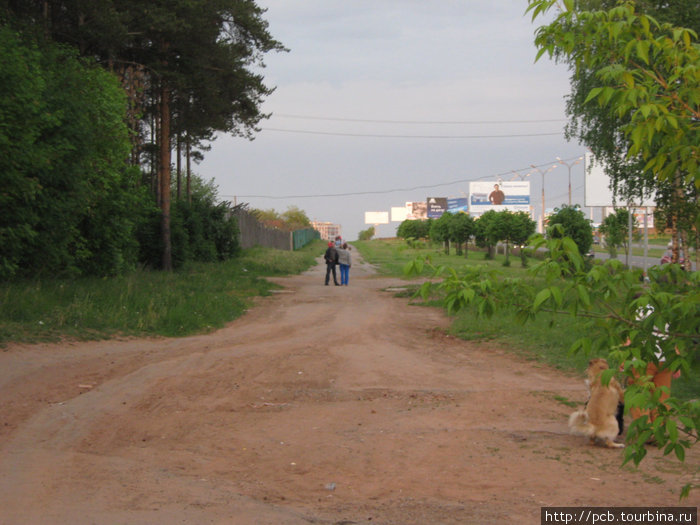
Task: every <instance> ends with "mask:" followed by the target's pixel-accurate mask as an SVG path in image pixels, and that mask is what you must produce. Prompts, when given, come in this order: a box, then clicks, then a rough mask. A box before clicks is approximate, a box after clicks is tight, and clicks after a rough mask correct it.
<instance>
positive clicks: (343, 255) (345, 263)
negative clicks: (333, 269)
mask: <svg viewBox="0 0 700 525" xmlns="http://www.w3.org/2000/svg"><path fill="white" fill-rule="evenodd" d="M338 263H339V264H340V284H341V286H347V285H348V280H349V278H350V266H351V265H352V258H351V257H350V247H349V246H348V243H346V242H344V243H343V245H342V246H341V247H340V248H338Z"/></svg>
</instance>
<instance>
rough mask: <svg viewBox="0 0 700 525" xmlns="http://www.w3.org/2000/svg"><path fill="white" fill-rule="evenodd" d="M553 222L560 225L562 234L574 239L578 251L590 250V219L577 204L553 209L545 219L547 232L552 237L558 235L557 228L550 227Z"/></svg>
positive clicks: (585, 251) (591, 236)
mask: <svg viewBox="0 0 700 525" xmlns="http://www.w3.org/2000/svg"><path fill="white" fill-rule="evenodd" d="M555 224H560V225H561V227H562V232H563V236H566V237H571V238H572V239H573V240H574V242H575V243H576V246H577V247H578V251H579V253H583V254H587V253H589V252H590V251H591V246H592V245H593V228H592V226H591V221H590V220H588V219H586V217H585V215H584V214H583V211H582V210H581V208H580V207H579V206H578V205H575V206H562V207H561V208H555V209H554V213H553V214H552V215H550V216H549V217H548V220H547V225H548V234H549V235H551V236H553V237H556V236H558V235H559V233H558V232H559V230H557V229H553V228H552V226H554V225H555Z"/></svg>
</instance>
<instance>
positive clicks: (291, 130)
mask: <svg viewBox="0 0 700 525" xmlns="http://www.w3.org/2000/svg"><path fill="white" fill-rule="evenodd" d="M262 131H278V132H282V133H300V134H306V135H332V136H337V137H367V138H389V139H509V138H523V137H548V136H552V135H562V134H563V132H561V131H557V132H554V133H518V134H512V135H391V134H377V133H342V132H334V131H310V130H303V129H281V128H262Z"/></svg>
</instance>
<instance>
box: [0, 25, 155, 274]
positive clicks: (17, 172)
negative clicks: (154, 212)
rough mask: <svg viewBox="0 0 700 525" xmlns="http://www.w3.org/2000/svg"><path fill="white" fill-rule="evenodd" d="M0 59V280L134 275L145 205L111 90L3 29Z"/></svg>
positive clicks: (65, 57)
mask: <svg viewBox="0 0 700 525" xmlns="http://www.w3.org/2000/svg"><path fill="white" fill-rule="evenodd" d="M0 55H2V56H3V60H2V61H1V62H0V75H1V76H2V77H3V78H4V79H6V81H4V82H3V83H2V84H1V85H0V90H1V91H2V92H1V93H0V105H1V106H2V107H1V111H0V148H1V150H0V151H2V155H0V186H2V192H0V279H7V278H12V277H14V276H18V275H37V274H41V273H43V274H48V275H55V274H66V275H76V274H82V273H86V274H101V275H107V274H114V273H119V272H122V271H124V270H127V269H130V268H133V267H134V266H135V264H136V255H137V253H138V252H137V246H136V244H135V242H134V240H133V234H134V230H135V228H136V225H137V223H138V221H139V219H140V216H139V210H142V209H144V207H145V206H144V205H145V203H146V202H147V201H146V199H145V193H144V192H143V191H141V190H140V189H139V188H138V185H137V180H138V177H137V173H136V172H135V171H134V170H133V169H132V168H130V167H129V166H127V164H126V162H125V160H126V158H127V157H128V155H129V148H130V144H129V139H128V132H127V128H126V125H125V124H124V120H123V117H124V112H125V108H126V99H125V96H124V93H123V91H122V90H121V88H120V86H119V84H118V82H117V81H116V79H115V78H114V77H113V76H112V75H110V74H109V73H107V72H105V71H103V70H102V69H100V68H97V67H95V66H90V65H87V64H85V63H84V62H82V61H81V60H79V59H78V58H77V56H76V54H75V53H74V52H73V51H71V50H70V49H67V48H63V47H61V46H58V45H55V44H51V43H46V44H45V45H44V46H43V47H41V48H40V47H39V46H38V44H37V43H36V42H35V41H33V40H32V39H26V40H25V39H23V38H22V37H21V36H20V35H19V34H18V33H16V32H14V31H13V30H12V29H10V28H9V27H7V26H4V27H0Z"/></svg>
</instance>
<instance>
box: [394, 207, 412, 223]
mask: <svg viewBox="0 0 700 525" xmlns="http://www.w3.org/2000/svg"><path fill="white" fill-rule="evenodd" d="M407 218H408V208H407V207H406V206H396V207H395V206H392V207H391V222H403V221H405V220H406V219H407Z"/></svg>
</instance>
